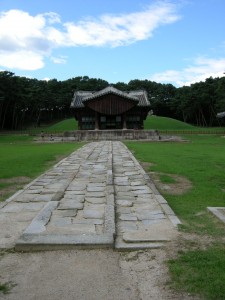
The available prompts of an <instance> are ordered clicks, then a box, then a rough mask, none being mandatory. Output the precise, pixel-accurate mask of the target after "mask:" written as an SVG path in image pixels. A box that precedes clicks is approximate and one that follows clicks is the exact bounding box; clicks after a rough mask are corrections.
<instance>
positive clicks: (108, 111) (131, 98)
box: [70, 86, 150, 130]
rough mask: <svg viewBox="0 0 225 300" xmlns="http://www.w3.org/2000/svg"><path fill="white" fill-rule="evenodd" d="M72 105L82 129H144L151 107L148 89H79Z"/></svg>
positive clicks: (79, 126) (79, 127)
mask: <svg viewBox="0 0 225 300" xmlns="http://www.w3.org/2000/svg"><path fill="white" fill-rule="evenodd" d="M70 107H71V109H72V110H73V113H74V117H75V119H76V120H77V121H78V129H79V130H98V129H99V130H110V129H143V128H144V120H145V119H146V117H147V115H148V112H149V110H150V103H149V101H148V96H147V93H146V91H143V90H138V91H130V92H122V91H120V90H118V89H116V88H114V87H112V86H108V87H106V88H105V89H103V90H101V91H98V92H90V91H76V92H75V93H74V96H73V99H72V103H71V106H70Z"/></svg>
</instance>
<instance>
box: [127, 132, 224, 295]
mask: <svg viewBox="0 0 225 300" xmlns="http://www.w3.org/2000/svg"><path fill="white" fill-rule="evenodd" d="M186 138H187V139H189V140H190V142H189V143H159V142H158V143H147V142H145V143H140V142H139V143H135V142H127V143H126V145H127V146H128V147H129V149H130V150H131V151H132V152H133V153H134V155H135V156H136V158H137V159H139V160H140V161H142V162H147V163H151V167H149V169H148V171H151V172H160V173H161V172H162V173H164V174H168V175H169V174H175V175H178V176H179V175H181V176H185V177H187V178H188V179H189V180H190V181H191V182H192V184H193V187H192V188H191V190H189V191H188V192H186V193H185V194H183V195H169V194H168V193H166V192H165V193H164V192H163V191H160V192H161V193H162V194H163V196H164V197H165V198H166V199H167V201H168V203H169V204H170V206H171V207H172V209H173V210H174V211H175V213H176V214H177V215H178V217H179V218H180V219H181V220H182V222H183V225H182V226H181V227H180V229H181V233H182V234H183V236H185V235H188V236H189V240H186V245H182V246H181V245H178V247H177V249H176V250H175V252H176V255H175V254H174V253H173V257H174V255H175V256H176V258H173V259H171V260H169V261H168V265H169V270H170V274H171V279H172V282H171V283H170V286H171V287H173V288H175V289H178V290H183V291H187V292H189V293H191V294H197V295H200V296H201V297H203V299H225V284H224V282H225V275H224V274H225V273H224V269H225V243H224V241H225V225H224V224H223V223H222V222H220V221H219V220H217V218H215V217H214V216H212V215H211V214H210V213H209V212H207V210H206V208H207V207H208V206H225V192H224V189H225V172H224V169H225V156H224V150H225V138H223V137H218V136H205V135H204V136H188V137H186ZM190 237H192V238H194V239H193V240H190ZM204 239H205V240H207V243H205V244H203V246H202V245H201V242H202V241H204Z"/></svg>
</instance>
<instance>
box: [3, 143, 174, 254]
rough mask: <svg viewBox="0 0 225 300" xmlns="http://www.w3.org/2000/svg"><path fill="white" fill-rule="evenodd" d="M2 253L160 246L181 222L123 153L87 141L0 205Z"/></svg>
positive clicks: (119, 147) (127, 153)
mask: <svg viewBox="0 0 225 300" xmlns="http://www.w3.org/2000/svg"><path fill="white" fill-rule="evenodd" d="M0 205H1V206H0V226H1V231H0V248H9V247H14V246H15V248H16V249H17V250H23V251H29V250H51V249H65V248H66V249H67V248H74V247H75V248H95V247H96V248H101V247H115V248H116V249H119V250H129V249H143V248H158V247H161V246H163V245H164V243H166V242H167V241H170V240H171V239H173V238H175V237H176V235H177V229H176V225H177V224H179V223H180V221H179V219H178V218H177V217H176V216H175V214H174V213H173V211H172V209H171V208H170V207H169V206H168V204H167V202H166V200H165V199H164V198H163V197H162V196H161V195H160V194H159V193H158V191H157V190H156V189H155V186H154V185H153V183H152V182H151V180H150V178H149V176H148V175H147V174H146V173H145V171H144V170H143V169H142V167H141V166H140V164H139V163H138V162H137V160H136V159H135V158H134V156H133V155H132V153H131V152H130V151H129V150H128V149H127V147H126V146H125V145H124V144H123V143H121V142H118V141H113V142H111V141H104V142H92V143H89V144H86V145H85V146H83V147H82V148H80V149H79V150H77V151H76V152H74V153H72V154H71V155H70V156H68V157H67V158H65V159H64V160H62V161H60V162H59V163H58V164H57V165H55V166H54V167H53V168H52V169H50V170H49V171H47V172H46V173H44V174H43V175H41V176H40V177H38V178H37V179H36V180H34V181H33V182H31V183H30V184H29V185H27V186H26V187H24V189H23V190H20V191H18V192H17V193H16V194H14V195H13V196H12V197H11V198H9V199H8V200H6V201H5V202H4V203H2V204H0Z"/></svg>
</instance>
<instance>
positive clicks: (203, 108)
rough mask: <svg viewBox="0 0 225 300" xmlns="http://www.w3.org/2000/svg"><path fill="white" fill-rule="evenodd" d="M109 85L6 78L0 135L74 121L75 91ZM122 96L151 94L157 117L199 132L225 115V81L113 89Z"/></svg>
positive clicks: (2, 79) (0, 77) (140, 83)
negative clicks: (126, 93) (137, 92)
mask: <svg viewBox="0 0 225 300" xmlns="http://www.w3.org/2000/svg"><path fill="white" fill-rule="evenodd" d="M108 85H109V83H108V82H107V81H105V80H103V79H96V78H89V77H88V76H78V77H75V78H71V79H68V80H65V81H58V80H57V79H52V80H49V81H46V80H37V79H30V78H26V77H20V76H16V75H15V74H14V73H12V72H9V71H2V72H0V130H5V129H13V130H17V129H25V128H26V127H27V126H37V127H39V126H40V125H41V124H43V123H49V122H54V121H56V120H61V119H64V118H67V117H71V111H70V103H71V100H72V96H73V93H74V91H76V90H89V91H98V90H101V89H103V88H105V87H107V86H108ZM112 85H113V86H114V87H116V88H118V89H120V90H122V91H131V90H138V89H145V90H146V91H147V93H148V97H149V100H150V103H151V108H152V111H153V113H154V114H155V115H158V116H166V117H171V118H175V119H179V120H182V121H184V122H187V123H190V124H193V125H198V126H218V125H220V124H219V122H221V121H220V120H219V119H218V118H217V117H216V115H217V113H218V112H220V111H225V77H222V78H212V77H210V78H207V79H206V80H205V82H198V83H195V84H192V85H191V86H183V87H180V88H176V87H175V86H173V85H172V84H161V83H157V82H153V81H150V80H138V79H135V80H131V81H130V82H129V83H124V82H117V83H116V84H112Z"/></svg>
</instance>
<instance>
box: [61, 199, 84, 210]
mask: <svg viewBox="0 0 225 300" xmlns="http://www.w3.org/2000/svg"><path fill="white" fill-rule="evenodd" d="M83 207H84V203H82V202H76V201H74V200H64V201H63V202H61V203H60V205H59V207H58V209H62V210H70V209H72V210H74V209H83Z"/></svg>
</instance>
